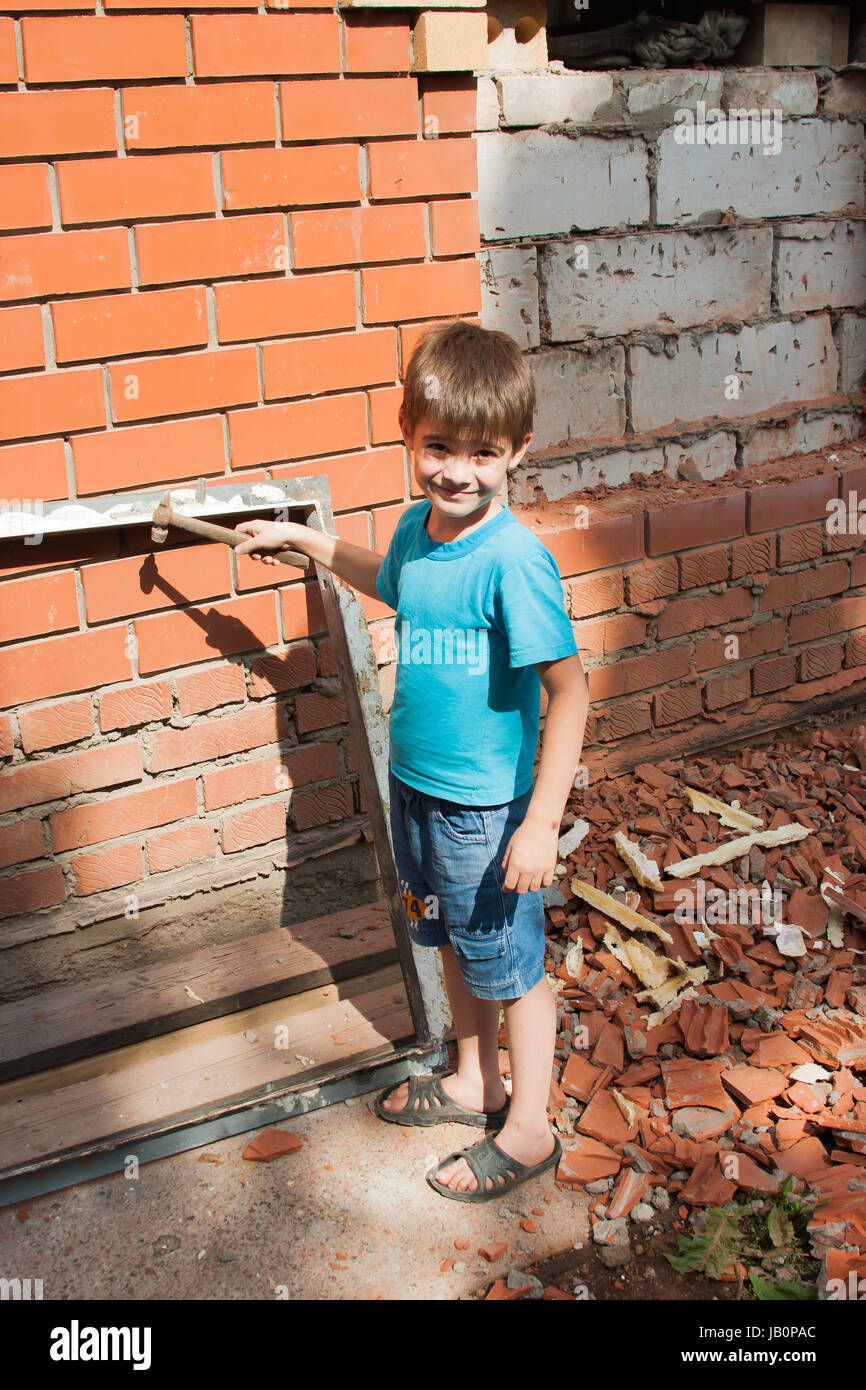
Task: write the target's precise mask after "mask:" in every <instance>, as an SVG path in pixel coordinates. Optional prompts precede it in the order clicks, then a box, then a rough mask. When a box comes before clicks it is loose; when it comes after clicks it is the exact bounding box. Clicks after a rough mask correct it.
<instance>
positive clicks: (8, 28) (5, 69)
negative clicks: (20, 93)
mask: <svg viewBox="0 0 866 1390" xmlns="http://www.w3.org/2000/svg"><path fill="white" fill-rule="evenodd" d="M17 81H18V57H17V54H16V52H15V21H14V20H13V19H12V18H11V16H10V17H8V18H4V19H2V20H0V82H4V83H5V82H11V83H15V82H17Z"/></svg>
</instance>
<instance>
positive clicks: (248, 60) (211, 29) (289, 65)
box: [190, 14, 340, 77]
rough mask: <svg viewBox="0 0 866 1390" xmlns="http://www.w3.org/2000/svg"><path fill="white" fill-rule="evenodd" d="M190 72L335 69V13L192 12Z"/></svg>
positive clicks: (222, 74) (200, 74)
mask: <svg viewBox="0 0 866 1390" xmlns="http://www.w3.org/2000/svg"><path fill="white" fill-rule="evenodd" d="M190 24H191V28H192V51H193V59H194V65H195V66H194V71H195V75H196V77H251V76H254V75H257V74H261V75H263V76H264V75H269V74H277V73H279V74H284V73H289V72H297V73H314V72H315V73H332V72H339V71H340V21H339V19H338V17H337V15H335V14H275V15H272V14H271V15H193V17H192V19H191V21H190Z"/></svg>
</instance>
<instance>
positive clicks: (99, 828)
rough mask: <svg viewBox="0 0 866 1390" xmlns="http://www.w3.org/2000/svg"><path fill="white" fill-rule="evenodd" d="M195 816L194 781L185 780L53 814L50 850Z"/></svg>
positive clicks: (80, 845)
mask: <svg viewBox="0 0 866 1390" xmlns="http://www.w3.org/2000/svg"><path fill="white" fill-rule="evenodd" d="M196 814H197V807H196V795H195V781H194V779H192V778H187V779H184V780H181V781H174V782H165V783H161V784H160V785H158V786H153V787H148V788H147V789H146V790H145V791H137V792H131V793H128V794H126V795H124V796H112V797H110V798H109V799H108V800H106V801H100V802H95V803H93V804H92V805H89V806H74V807H71V808H70V809H69V810H66V811H57V812H55V813H54V814H53V815H52V816H50V817H49V825H50V829H51V840H52V843H53V846H54V849H55V850H56V851H57V853H62V852H63V851H64V850H68V849H78V848H81V847H83V846H84V845H93V844H98V843H99V842H100V841H102V840H110V839H117V838H118V837H119V836H121V835H134V834H136V833H137V832H138V831H141V830H149V829H152V828H153V827H154V826H157V825H168V824H170V822H171V821H175V820H184V819H186V818H187V817H189V816H194V815H196Z"/></svg>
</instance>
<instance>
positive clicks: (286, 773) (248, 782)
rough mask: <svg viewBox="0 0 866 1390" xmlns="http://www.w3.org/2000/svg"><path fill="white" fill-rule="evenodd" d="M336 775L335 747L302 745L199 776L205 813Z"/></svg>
mask: <svg viewBox="0 0 866 1390" xmlns="http://www.w3.org/2000/svg"><path fill="white" fill-rule="evenodd" d="M338 773H339V754H338V751H337V745H336V743H331V742H328V743H305V744H302V745H301V746H300V747H298V748H293V749H287V750H286V751H285V752H283V753H280V754H279V755H278V756H276V757H267V758H255V759H251V760H247V761H245V762H239V763H235V764H233V765H232V767H224V768H217V769H215V770H214V771H213V772H205V773H204V774H203V775H202V787H203V791H204V804H205V808H206V809H207V810H208V811H214V810H219V809H220V808H221V807H223V806H232V805H236V804H237V803H238V802H240V801H255V800H257V799H258V798H259V797H263V796H272V795H274V793H277V792H284V791H288V790H289V789H290V788H292V787H301V786H303V785H304V784H305V783H307V782H324V781H327V780H329V779H331V778H334V777H336V776H337V775H338Z"/></svg>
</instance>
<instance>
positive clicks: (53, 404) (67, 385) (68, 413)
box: [0, 369, 105, 439]
mask: <svg viewBox="0 0 866 1390" xmlns="http://www.w3.org/2000/svg"><path fill="white" fill-rule="evenodd" d="M104 424H105V397H104V394H103V388H102V373H101V371H99V370H97V369H93V370H90V369H86V370H83V371H68V372H42V373H40V374H38V375H36V376H22V377H4V378H0V439H20V438H22V437H24V436H26V435H42V434H62V433H65V432H66V431H67V430H81V429H91V428H92V427H93V426H94V425H104Z"/></svg>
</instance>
